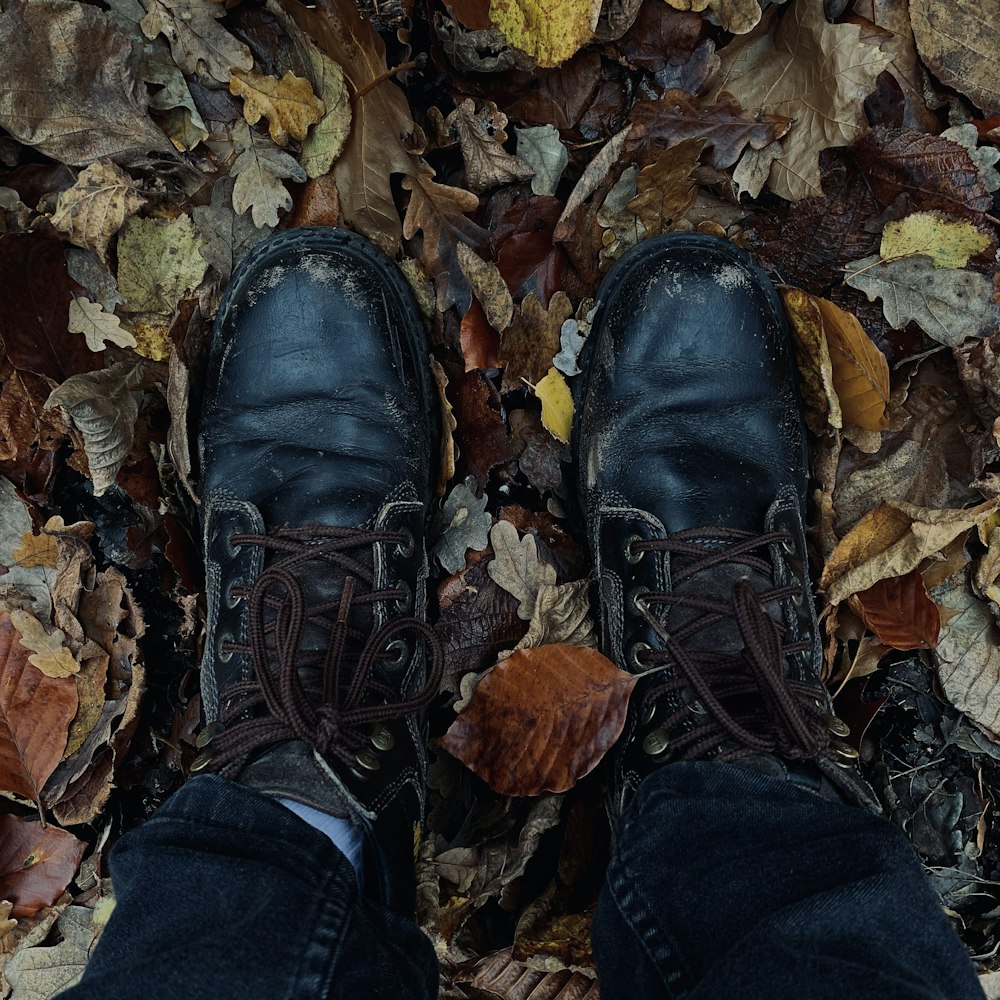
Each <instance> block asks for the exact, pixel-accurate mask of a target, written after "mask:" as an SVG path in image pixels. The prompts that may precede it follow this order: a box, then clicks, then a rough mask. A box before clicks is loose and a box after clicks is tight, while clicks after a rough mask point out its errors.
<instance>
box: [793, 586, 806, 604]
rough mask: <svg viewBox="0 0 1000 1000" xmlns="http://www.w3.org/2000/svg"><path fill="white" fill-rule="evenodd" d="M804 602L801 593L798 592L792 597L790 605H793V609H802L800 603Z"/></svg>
mask: <svg viewBox="0 0 1000 1000" xmlns="http://www.w3.org/2000/svg"><path fill="white" fill-rule="evenodd" d="M804 600H805V598H804V597H803V596H802V591H801V590H800V591H799V592H798V593H797V594H795V595H793V597H792V604H794V605H795V607H797V608H800V607H802V602H803V601H804Z"/></svg>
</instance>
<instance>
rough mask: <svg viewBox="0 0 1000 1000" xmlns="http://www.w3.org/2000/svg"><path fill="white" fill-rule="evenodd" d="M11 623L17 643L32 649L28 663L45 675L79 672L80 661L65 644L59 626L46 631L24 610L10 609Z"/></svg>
mask: <svg viewBox="0 0 1000 1000" xmlns="http://www.w3.org/2000/svg"><path fill="white" fill-rule="evenodd" d="M10 620H11V624H13V626H14V628H16V629H17V631H18V640H17V641H18V642H19V643H20V644H21V645H22V646H23V647H24V648H25V649H27V650H30V651H31V656H29V657H28V662H29V663H30V664H31V665H32V666H33V667H37V668H38V669H39V670H41V672H42V673H43V674H45V676H46V677H71V676H72V675H73V674H76V673H79V671H80V664H79V663H77V662H76V660H75V659H74V658H73V653H72V651H71V650H70V649H68V648H67V646H66V645H65V642H66V633H65V632H63V631H62V630H61V629H53V630H52V631H51V632H46V631H45V626H44V625H42V623H41V622H40V621H39V620H38V619H37V618H36V617H35V616H34V615H32V614H29V613H28V612H27V611H11V613H10Z"/></svg>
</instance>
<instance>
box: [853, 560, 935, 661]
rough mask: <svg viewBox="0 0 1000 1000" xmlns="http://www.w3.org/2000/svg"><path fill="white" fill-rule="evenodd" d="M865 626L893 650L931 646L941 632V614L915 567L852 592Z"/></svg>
mask: <svg viewBox="0 0 1000 1000" xmlns="http://www.w3.org/2000/svg"><path fill="white" fill-rule="evenodd" d="M856 599H857V604H858V609H859V611H860V614H861V617H862V618H863V619H864V622H865V625H867V626H868V628H870V629H871V630H872V631H873V632H874V633H875V634H876V635H877V636H878V637H879V640H880V641H881V642H883V643H885V645H887V646H892V648H893V649H932V648H933V647H934V646H936V645H937V641H938V633H939V632H940V631H941V614H940V612H939V611H938V606H937V605H936V604H935V603H934V602H933V601H932V600H931V599H930V597H929V596H928V594H927V588H926V587H925V586H924V580H923V577H922V576H921V575H920V572H919V570H912V571H911V572H909V573H907V574H906V576H894V577H891V578H890V579H888V580H880V581H879V582H878V583H876V584H875V586H874V587H869V588H868V590H865V591H862V592H861V593H860V594H857V595H856Z"/></svg>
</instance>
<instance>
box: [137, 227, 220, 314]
mask: <svg viewBox="0 0 1000 1000" xmlns="http://www.w3.org/2000/svg"><path fill="white" fill-rule="evenodd" d="M118 260H119V264H118V287H119V288H120V289H121V293H122V295H124V296H125V304H124V305H123V306H122V308H123V309H124V310H125V311H127V312H131V313H163V314H166V315H172V314H173V312H174V310H175V309H176V308H177V303H178V302H179V301H180V299H181V298H182V297H183V296H184V294H185V293H186V292H189V291H191V290H192V289H194V288H197V287H198V285H199V284H200V282H201V279H202V278H203V277H204V276H205V270H206V267H207V265H206V263H205V258H204V257H202V255H201V254H200V253H199V252H198V241H197V232H196V230H195V228H194V223H193V222H192V221H191V219H190V217H189V216H187V215H181V216H178V217H177V218H176V219H173V220H171V221H167V220H165V219H138V218H136V219H131V220H129V222H128V224H127V225H126V227H125V230H124V231H123V233H122V235H121V237H120V238H119V243H118Z"/></svg>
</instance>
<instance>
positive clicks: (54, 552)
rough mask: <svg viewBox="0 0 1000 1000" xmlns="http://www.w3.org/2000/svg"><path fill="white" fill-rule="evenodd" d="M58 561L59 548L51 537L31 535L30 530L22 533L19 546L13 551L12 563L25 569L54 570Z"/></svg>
mask: <svg viewBox="0 0 1000 1000" xmlns="http://www.w3.org/2000/svg"><path fill="white" fill-rule="evenodd" d="M58 559H59V546H58V545H57V544H56V540H55V538H54V537H53V536H52V535H33V534H32V533H31V531H30V530H28V531H26V532H25V533H24V537H23V538H22V539H21V544H20V545H19V546H18V547H17V548H16V549H14V561H15V562H16V563H17V564H18V565H19V566H23V567H24V568H25V569H33V568H34V567H35V566H48V567H50V568H52V569H54V568H55V565H56V562H57V560H58Z"/></svg>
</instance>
